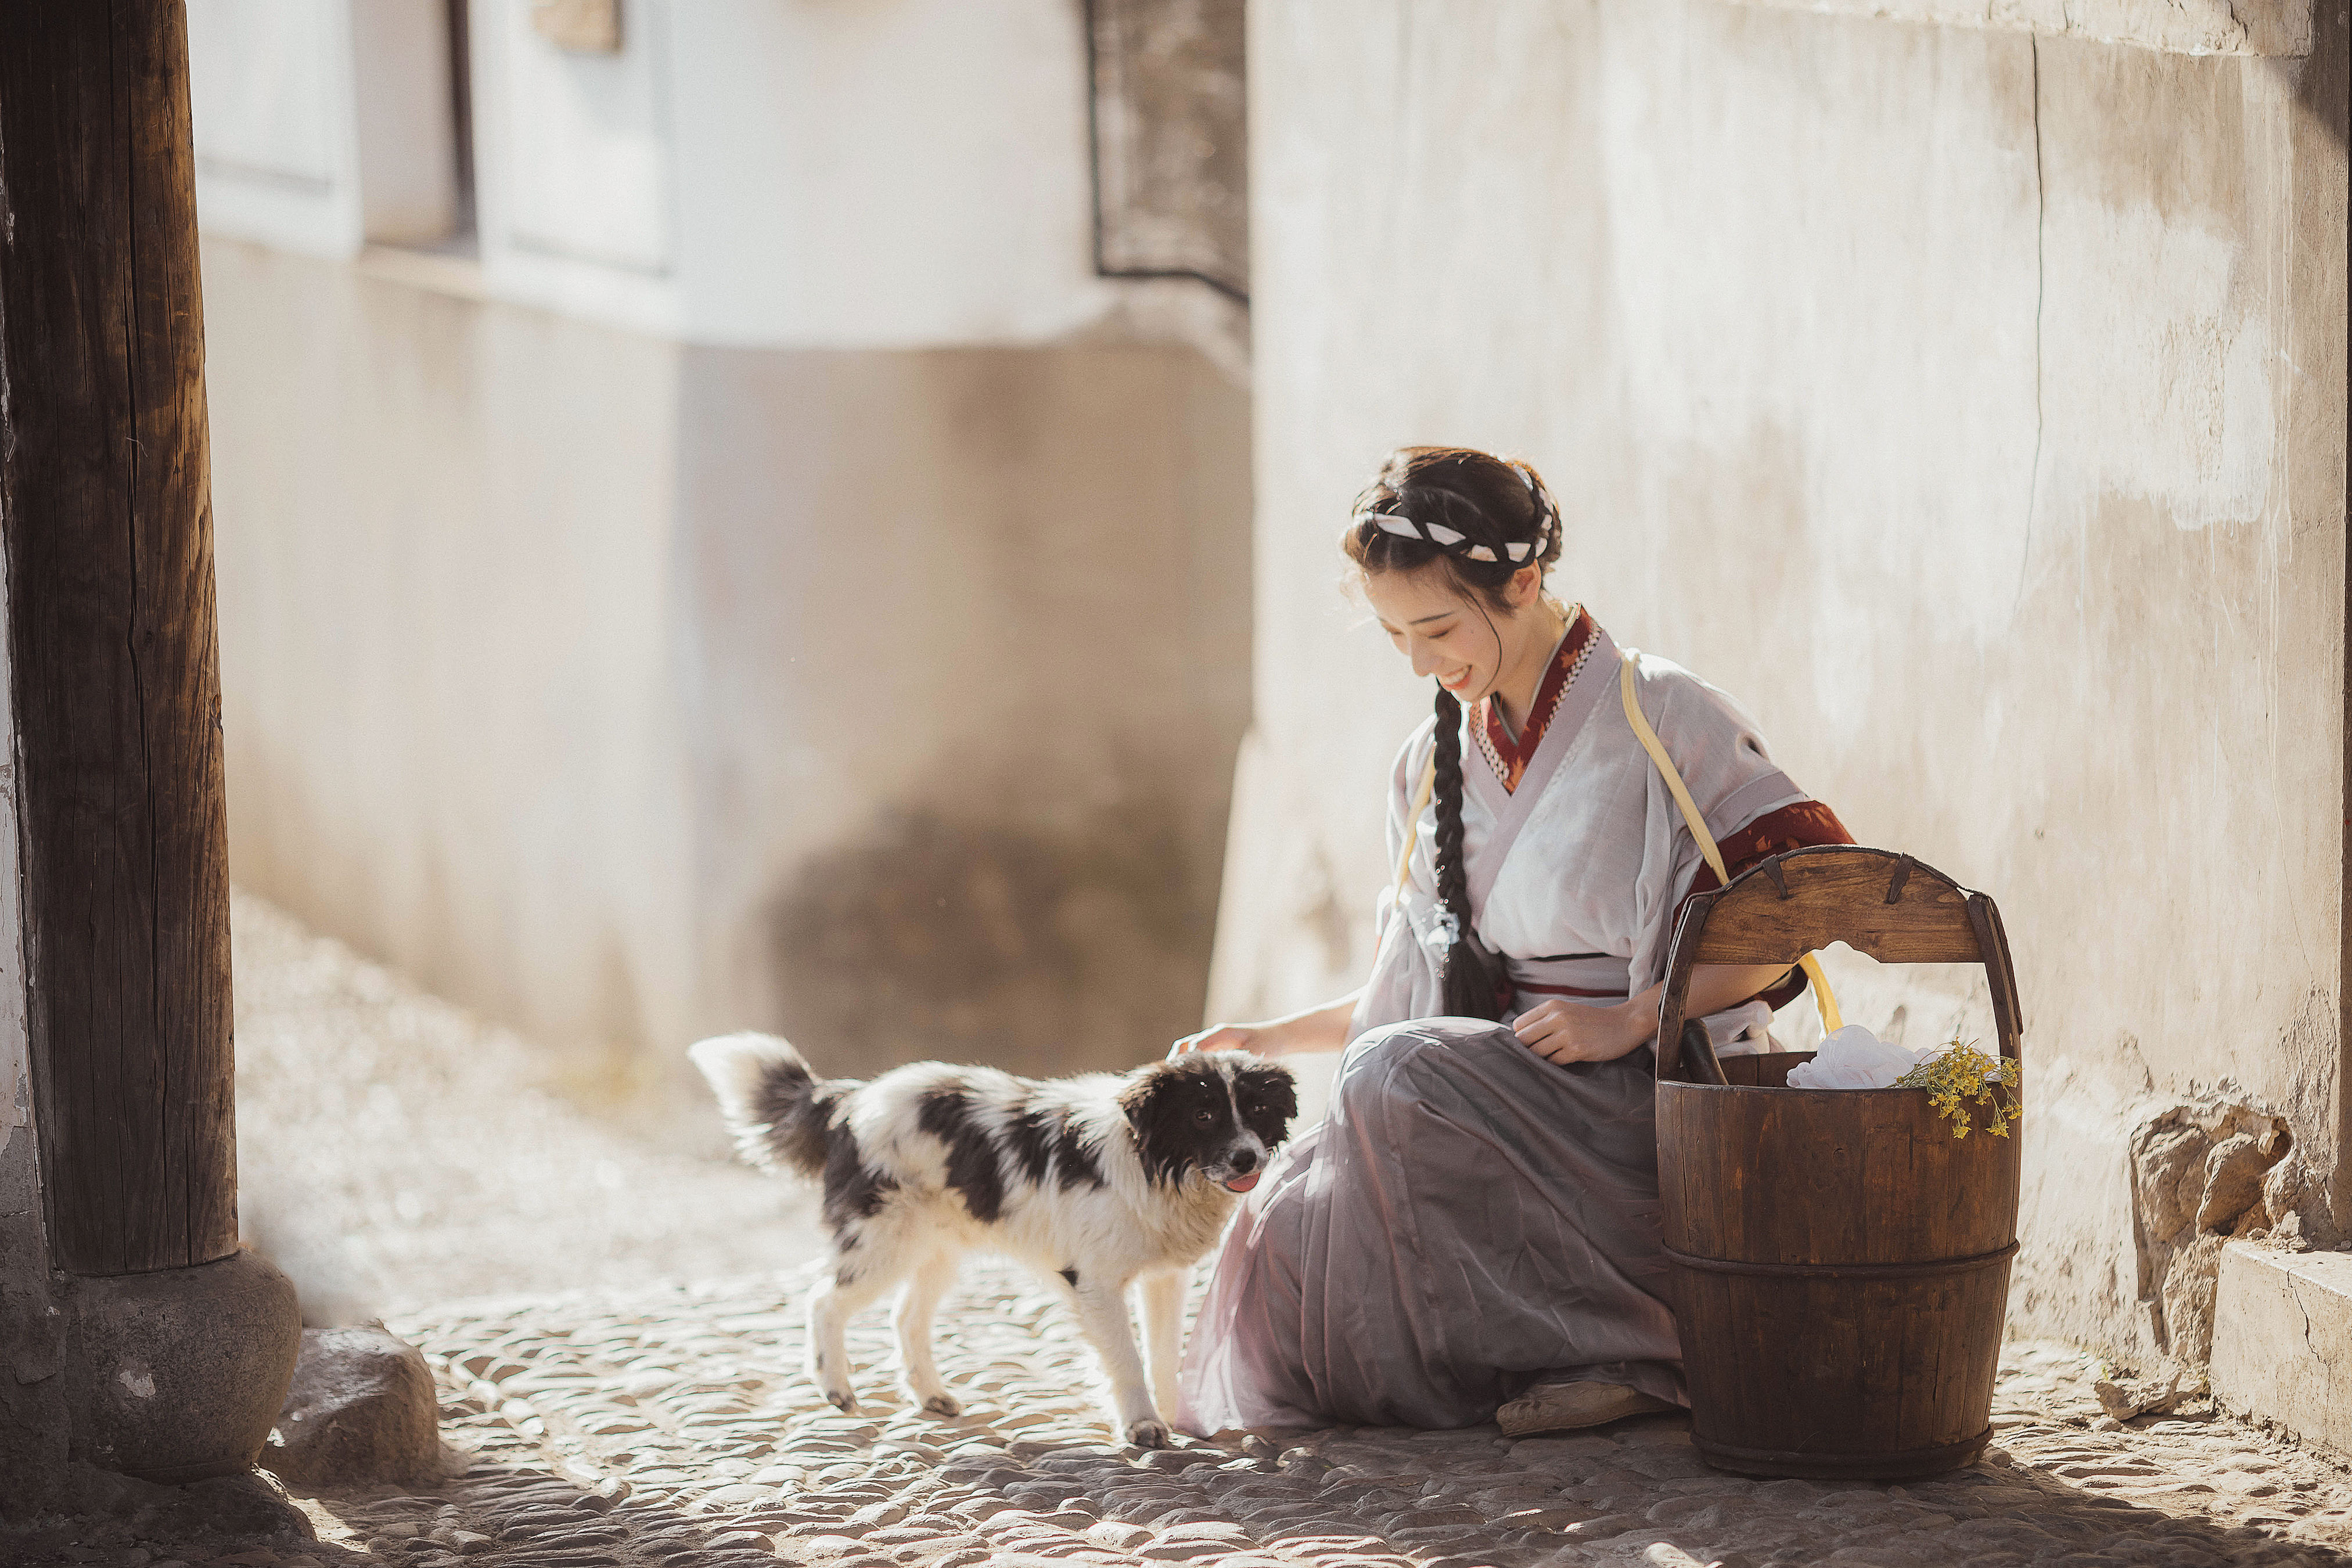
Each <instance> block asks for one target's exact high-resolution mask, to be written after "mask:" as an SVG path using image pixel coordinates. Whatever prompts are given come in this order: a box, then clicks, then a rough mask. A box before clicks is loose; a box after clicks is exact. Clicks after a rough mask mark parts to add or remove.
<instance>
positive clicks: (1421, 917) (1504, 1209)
mask: <svg viewBox="0 0 2352 1568" xmlns="http://www.w3.org/2000/svg"><path fill="white" fill-rule="evenodd" d="M1561 532H1562V526H1561V518H1560V514H1559V507H1558V506H1557V504H1556V503H1554V501H1553V500H1552V498H1551V494H1550V491H1549V489H1547V488H1546V487H1545V485H1544V482H1543V479H1542V477H1541V476H1540V475H1538V473H1537V472H1536V471H1535V469H1534V468H1530V467H1529V466H1528V465H1527V464H1525V463H1520V462H1514V461H1508V460H1506V459H1503V458H1495V457H1490V456H1488V455H1486V453H1483V452H1475V451H1465V450H1462V449H1458V448H1452V447H1410V448H1407V449H1405V450H1403V451H1401V452H1398V453H1395V454H1393V455H1392V456H1391V458H1389V459H1388V461H1387V462H1386V463H1385V464H1384V465H1383V466H1382V468H1381V472H1380V475H1379V477H1378V478H1377V479H1375V480H1374V482H1373V483H1372V485H1371V486H1370V488H1368V489H1366V490H1365V491H1364V492H1363V494H1362V495H1361V496H1360V497H1359V498H1358V500H1357V503H1356V507H1355V510H1354V513H1353V515H1352V517H1351V518H1350V520H1349V527H1348V531H1347V534H1346V537H1345V541H1344V546H1345V549H1346V551H1347V553H1348V556H1349V560H1350V561H1351V562H1353V563H1355V565H1356V567H1357V569H1358V571H1359V572H1360V574H1362V580H1361V587H1362V591H1363V594H1364V596H1365V598H1366V599H1367V600H1369V601H1370V604H1371V606H1372V608H1373V610H1374V612H1375V613H1376V614H1377V615H1378V616H1379V617H1380V622H1381V627H1382V628H1383V629H1384V630H1385V631H1386V632H1387V633H1388V634H1389V637H1390V639H1391V641H1392V642H1393V643H1394V645H1395V647H1396V648H1397V651H1398V652H1400V653H1401V654H1402V655H1404V656H1405V657H1406V658H1409V659H1411V660H1412V667H1413V672H1414V674H1416V675H1420V676H1426V677H1428V678H1429V679H1431V680H1432V681H1433V683H1434V684H1435V686H1436V688H1437V693H1436V697H1435V702H1434V706H1435V711H1434V712H1433V715H1432V716H1431V718H1430V720H1429V721H1427V722H1426V723H1424V724H1423V725H1422V727H1421V728H1420V729H1418V730H1416V731H1414V732H1413V734H1412V737H1411V738H1410V739H1408V740H1407V741H1406V742H1405V745H1404V749H1403V751H1402V753H1400V755H1399V756H1398V758H1397V763H1396V767H1395V770H1394V773H1393V774H1392V775H1391V780H1390V815H1389V848H1390V852H1391V855H1392V856H1394V857H1395V858H1396V860H1397V863H1398V867H1397V879H1396V884H1395V887H1394V889H1393V892H1392V894H1391V898H1390V899H1389V900H1388V901H1387V903H1386V905H1385V907H1384V908H1383V909H1382V910H1381V919H1380V931H1379V945H1378V949H1377V953H1376V956H1375V958H1374V960H1373V965H1372V973H1371V977H1370V981H1369V982H1368V983H1367V984H1366V985H1365V986H1364V987H1363V988H1362V989H1361V990H1360V991H1359V992H1357V993H1356V994H1352V995H1349V996H1345V997H1341V998H1339V1000H1337V1001H1335V1002H1332V1003H1329V1004H1328V1005H1325V1006H1322V1007H1318V1008H1314V1009H1311V1010H1309V1011H1307V1012H1305V1013H1301V1014H1298V1015H1296V1016H1292V1017H1289V1018H1284V1019H1277V1020H1275V1021H1272V1022H1269V1023H1262V1024H1247V1025H1224V1026H1219V1027H1217V1028H1214V1029H1210V1030H1206V1031H1203V1032H1202V1034H1200V1035H1197V1036H1194V1037H1191V1038H1189V1039H1187V1040H1184V1041H1181V1042H1179V1050H1180V1051H1181V1050H1184V1049H1197V1048H1211V1049H1216V1048H1243V1049H1250V1050H1255V1051H1258V1052H1261V1053H1263V1054H1266V1055H1279V1054H1282V1053H1285V1052H1288V1051H1304V1050H1318V1049H1325V1050H1328V1049H1336V1048H1338V1047H1339V1046H1341V1045H1343V1044H1346V1043H1347V1042H1348V1041H1349V1040H1353V1041H1354V1042H1355V1043H1354V1044H1353V1046H1352V1047H1349V1052H1348V1056H1347V1058H1346V1059H1345V1061H1344V1062H1343V1063H1342V1065H1341V1068H1340V1071H1339V1080H1338V1082H1337V1084H1336V1085H1335V1086H1334V1089H1333V1091H1332V1109H1331V1111H1330V1114H1329V1116H1328V1118H1327V1120H1326V1121H1324V1123H1323V1124H1322V1125H1321V1126H1320V1127H1318V1128H1317V1129H1316V1130H1314V1131H1311V1132H1309V1133H1308V1134H1307V1136H1305V1137H1304V1138H1302V1139H1301V1140H1299V1141H1297V1142H1296V1143H1295V1144H1293V1145H1292V1146H1291V1148H1290V1149H1289V1150H1288V1151H1287V1152H1286V1153H1285V1154H1284V1155H1283V1156H1282V1157H1281V1158H1280V1159H1278V1160H1277V1161H1276V1163H1275V1164H1274V1165H1273V1167H1272V1168H1271V1169H1270V1170H1269V1171H1268V1173H1267V1174H1266V1178H1265V1182H1264V1184H1263V1185H1262V1186H1261V1187H1260V1188H1259V1189H1258V1190H1257V1191H1256V1192H1255V1193H1254V1194H1252V1199H1251V1202H1250V1204H1249V1205H1247V1206H1246V1207H1245V1208H1244V1213H1243V1215H1242V1217H1241V1218H1240V1219H1239V1221H1238V1222H1237V1223H1236V1224H1235V1225H1234V1228H1233V1229H1232V1230H1231V1231H1230V1232H1229V1233H1228V1234H1227V1237H1226V1241H1225V1245H1224V1247H1223V1252H1222V1254H1221V1257H1220V1259H1219V1263H1218V1266H1217V1272H1216V1276H1215V1279H1214V1280H1213V1283H1212V1285H1211V1289H1210V1294H1209V1298H1208V1300H1207V1302H1206V1303H1205V1304H1204V1306H1203V1308H1202V1315H1201V1321H1200V1327H1199V1329H1198V1331H1196V1332H1195V1333H1194V1335H1193V1339H1192V1346H1191V1348H1190V1350H1189V1352H1188V1354H1187V1361H1186V1365H1185V1371H1184V1380H1183V1392H1184V1405H1183V1420H1184V1422H1185V1424H1186V1425H1187V1426H1190V1427H1191V1428H1192V1429H1193V1430H1196V1431H1215V1430H1218V1429H1221V1428H1224V1427H1234V1426H1308V1425H1317V1424H1320V1423H1325V1422H1329V1421H1345V1422H1356V1423H1363V1424H1369V1425H1397V1424H1402V1425H1408V1426H1433V1427H1447V1426H1470V1425H1474V1424H1475V1423H1478V1422H1481V1421H1486V1420H1488V1419H1500V1420H1501V1421H1502V1423H1503V1425H1504V1426H1505V1428H1506V1430H1510V1431H1517V1432H1528V1431H1544V1430H1556V1429H1559V1428H1562V1427H1569V1426H1593V1425H1598V1424H1600V1423H1601V1422H1605V1421H1611V1420H1615V1419H1618V1418H1620V1417H1622V1416H1626V1415H1635V1414H1639V1413H1641V1412H1643V1411H1645V1410H1657V1409H1663V1408H1666V1407H1668V1406H1669V1405H1678V1404H1681V1403H1683V1402H1684V1395H1683V1384H1682V1372H1681V1365H1680V1347H1679V1345H1678V1343H1677V1342H1676V1339H1675V1325H1674V1321H1673V1318H1672V1316H1671V1314H1670V1313H1669V1312H1668V1310H1667V1309H1666V1305H1665V1303H1664V1300H1663V1299H1662V1297H1661V1295H1660V1288H1661V1286H1662V1284H1663V1280H1664V1268H1665V1258H1664V1251H1663V1249H1662V1246H1661V1242H1660V1239H1659V1229H1658V1226H1659V1203H1658V1184H1657V1165H1656V1129H1655V1122H1654V1104H1653V1090H1652V1083H1651V1077H1652V1071H1653V1066H1652V1057H1651V1055H1650V1052H1649V1049H1648V1048H1647V1047H1648V1045H1649V1042H1650V1040H1651V1037H1652V1036H1653V1035H1654V1033H1655V1032H1656V1029H1657V1024H1658V1003H1659V996H1660V990H1661V987H1660V984H1659V982H1660V980H1661V979H1662V978H1663V973H1664V963H1665V957H1666V949H1667V945H1668V942H1669V940H1670V939H1671V937H1672V934H1673V931H1674V924H1675V916H1676V915H1677V914H1678V913H1679V911H1680V910H1681V909H1682V906H1683V904H1684V903H1685V900H1688V899H1689V898H1690V897H1691V895H1692V894H1694V893H1696V892H1699V891H1702V890H1704V889H1706V888H1709V887H1713V886H1715V885H1716V880H1715V877H1714V874H1713V872H1712V871H1711V870H1710V869H1709V868H1707V867H1706V865H1705V864H1704V863H1703V862H1702V859H1701V852H1700V848H1699V846H1698V844H1697V842H1696V839H1695V838H1694V837H1692V835H1691V832H1690V829H1689V828H1688V826H1686V825H1685V820H1684V818H1683V816H1682V815H1681V813H1680V810H1679V808H1678V807H1677V806H1676V805H1675V800H1674V796H1673V795H1672V793H1671V791H1670V790H1669V787H1668V785H1667V784H1666V782H1665V780H1664V776H1663V775H1662V774H1661V773H1660V771H1659V769H1658V767H1657V765H1656V764H1655V763H1653V762H1652V761H1651V759H1650V756H1649V754H1648V752H1646V751H1645V750H1644V749H1643V742H1642V741H1641V740H1640V739H1639V738H1638V737H1637V736H1636V734H1635V732H1634V729H1633V722H1632V719H1631V717H1630V713H1629V710H1628V707H1627V706H1626V704H1627V702H1628V701H1630V702H1631V703H1633V704H1634V705H1637V706H1638V708H1639V710H1640V712H1641V714H1642V715H1643V718H1644V719H1645V720H1646V721H1648V724H1649V726H1650V727H1651V728H1652V729H1653V730H1654V731H1656V733H1657V735H1658V737H1659V738H1660V740H1661V741H1662V742H1663V744H1664V748H1665V752H1666V753H1667V755H1668V756H1669V757H1670V758H1671V760H1672V762H1673V763H1674V765H1675V771H1676V772H1677V773H1680V774H1681V776H1682V778H1683V780H1684V782H1685V785H1686V786H1687V788H1688V789H1689V791H1690V793H1691V795H1693V796H1694V797H1695V799H1696V803H1697V805H1698V807H1699V811H1700V814H1701V815H1702V816H1704V818H1705V820H1706V826H1707V830H1708V833H1709V835H1710V836H1711V837H1714V838H1715V839H1716V840H1717V842H1718V844H1719V845H1721V846H1723V847H1724V852H1725V854H1726V856H1727V865H1728V868H1729V869H1730V870H1731V872H1732V873H1733V874H1735V875H1736V874H1737V873H1738V871H1739V870H1740V869H1742V868H1745V867H1746V866H1747V865H1750V864H1753V863H1754V862H1755V861H1757V860H1759V859H1761V858H1764V857H1765V856H1767V855H1769V854H1774V853H1778V852H1779V851H1780V850H1783V849H1787V848H1791V847H1796V846H1797V845H1800V844H1822V843H1848V842H1851V839H1850V838H1849V837H1848V835H1847V834H1846V832H1845V829H1844V827H1843V826H1842V825H1841V824H1840V823H1839V822H1838V820H1837V817H1836V816H1835V814H1834V813H1832V812H1831V811H1830V810H1829V808H1828V807H1826V806H1824V805H1821V804H1819V803H1818V802H1815V801H1812V800H1810V799H1808V798H1807V797H1806V796H1805V795H1804V793H1803V792H1802V791H1801V790H1800V789H1799V788H1798V787H1797V786H1796V784H1794V783H1793V782H1792V781H1791V780H1790V778H1789V776H1788V775H1787V774H1786V773H1782V772H1781V771H1780V769H1779V768H1777V767H1775V766H1774V765H1773V763H1772V761H1771V758H1770V756H1769V754H1768V753H1767V752H1766V750H1765V747H1764V742H1763V739H1762V737H1761V736H1759V735H1758V734H1757V732H1756V730H1755V726H1754V724H1753V722H1752V721H1750V720H1749V719H1748V716H1747V715H1746V713H1744V712H1743V711H1742V710H1740V708H1739V707H1738V704H1736V703H1735V702H1733V701H1732V700H1731V699H1730V698H1729V697H1727V695H1725V694H1724V693H1723V692H1721V691H1719V690H1717V689H1716V688H1714V687H1712V686H1709V685H1707V684H1706V682H1705V681H1703V680H1700V679H1698V678H1697V677H1696V676H1694V675H1692V674H1691V673H1689V672H1688V671H1687V670H1685V669H1682V668H1679V667H1678V666H1676V665H1674V664H1671V663H1669V662H1667V661H1666V660H1664V659H1662V658H1655V657H1654V656H1648V655H1642V654H1637V653H1635V652H1633V650H1630V649H1621V648H1620V647H1618V646H1617V645H1616V644H1615V643H1614V642H1613V641H1612V639H1611V638H1610V637H1609V635H1608V633H1607V632H1605V631H1603V630H1602V629H1601V627H1600V626H1598V625H1597V624H1596V623H1595V622H1594V620H1593V618H1592V616H1591V615H1590V614H1588V613H1587V612H1586V611H1585V610H1584V608H1583V607H1582V606H1581V605H1570V604H1564V603H1562V602H1561V601H1560V600H1559V599H1557V598H1555V597H1553V596H1552V595H1549V593H1547V592H1546V591H1545V587H1544V577H1545V574H1546V573H1547V572H1548V571H1549V568H1550V567H1551V566H1552V564H1553V563H1555V562H1557V561H1558V560H1559V557H1560V552H1561ZM1469 752H1476V753H1477V755H1476V757H1475V759H1471V758H1469V757H1468V755H1467V753H1469ZM1803 984H1804V981H1803V978H1802V975H1801V973H1799V972H1797V971H1792V970H1787V969H1784V968H1782V967H1781V966H1779V965H1767V966H1761V967H1759V966H1754V965H1740V964H1718V965H1706V966H1702V967H1701V968H1700V969H1698V970H1697V971H1696V973H1695V975H1694V978H1693V980H1692V983H1691V991H1692V996H1693V1000H1692V1002H1691V1005H1690V1007H1689V1013H1690V1015H1691V1016H1702V1015H1703V1016H1705V1026H1706V1030H1707V1034H1708V1037H1709V1038H1710V1040H1711V1041H1712V1042H1713V1043H1714V1044H1715V1046H1716V1047H1717V1050H1718V1051H1721V1052H1724V1053H1727V1054H1734V1053H1738V1052H1741V1051H1755V1050H1759V1049H1769V1048H1770V1037H1769V1033H1768V1030H1767V1026H1768V1024H1769V1019H1770V1016H1771V1012H1772V1009H1773V1008H1774V1007H1777V1006H1780V1005H1784V1004H1785V1003H1787V1002H1788V1001H1790V1000H1791V999H1793V998H1794V997H1795V996H1796V994H1798V993H1799V992H1800V991H1801V989H1802V988H1803Z"/></svg>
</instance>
